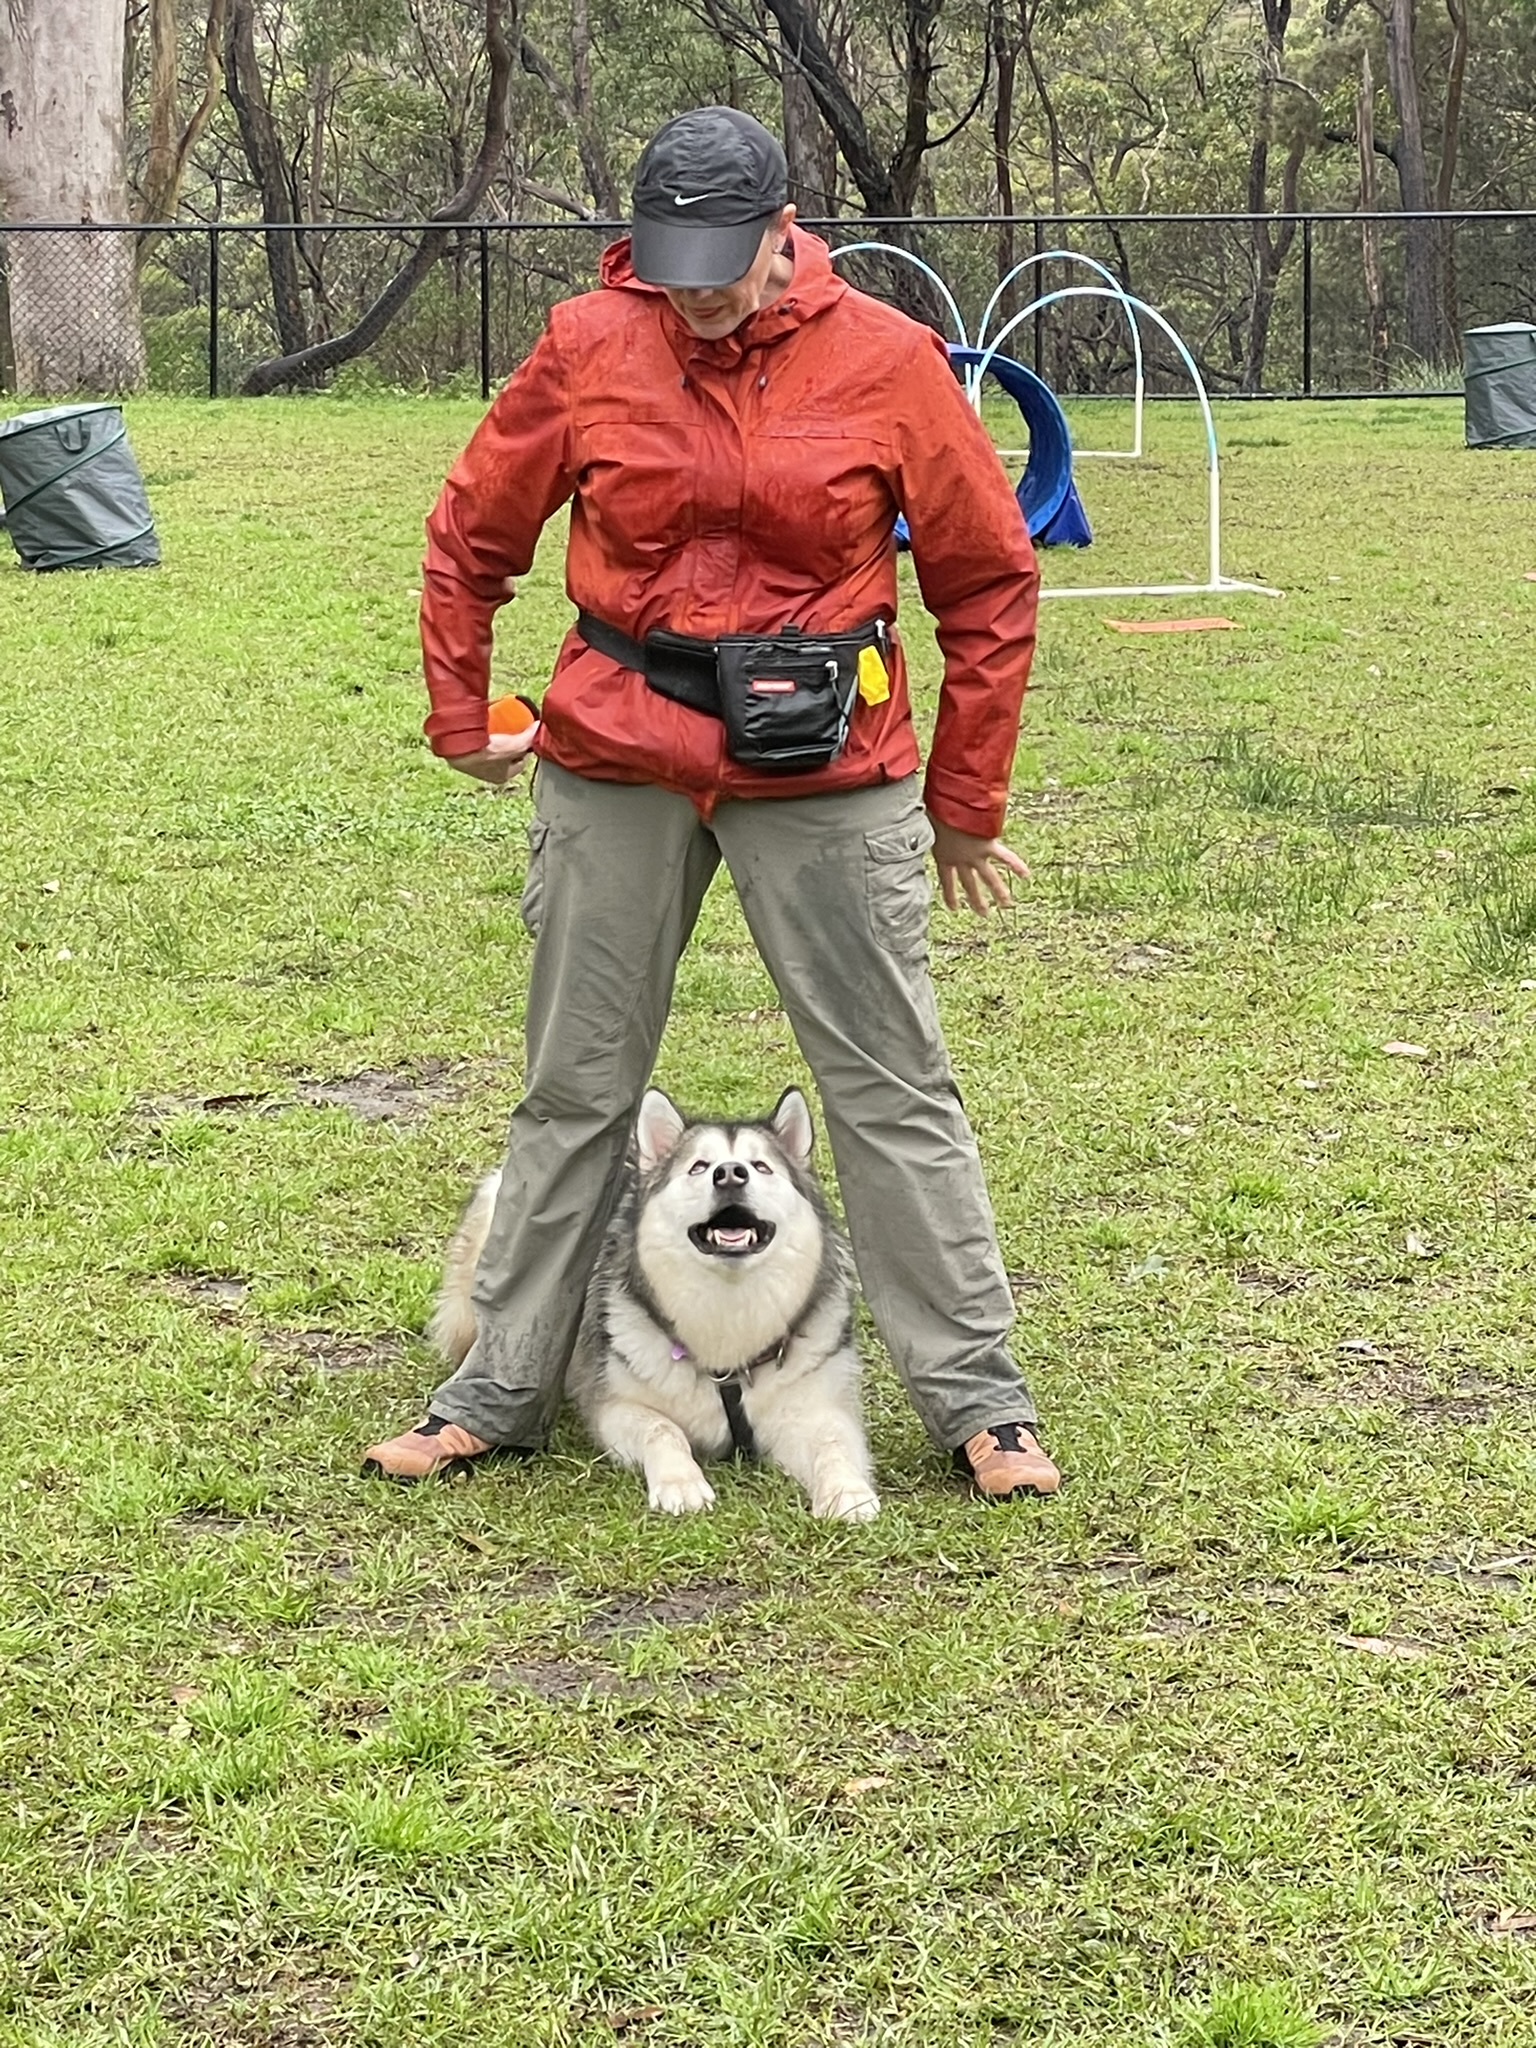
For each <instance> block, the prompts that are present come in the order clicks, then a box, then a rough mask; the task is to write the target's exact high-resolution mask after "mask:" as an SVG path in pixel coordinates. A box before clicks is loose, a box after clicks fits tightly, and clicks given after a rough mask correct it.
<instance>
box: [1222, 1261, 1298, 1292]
mask: <svg viewBox="0 0 1536 2048" xmlns="http://www.w3.org/2000/svg"><path fill="white" fill-rule="evenodd" d="M1232 1280H1233V1284H1234V1285H1235V1286H1238V1287H1241V1288H1242V1289H1243V1290H1244V1291H1245V1292H1246V1293H1249V1294H1267V1295H1282V1294H1300V1293H1301V1291H1302V1289H1303V1288H1305V1287H1307V1286H1308V1285H1310V1283H1311V1280H1312V1275H1311V1274H1310V1273H1307V1272H1303V1271H1301V1270H1300V1269H1299V1268H1290V1269H1287V1268H1285V1267H1282V1266H1239V1267H1237V1269H1236V1270H1235V1271H1234V1273H1233V1275H1232Z"/></svg>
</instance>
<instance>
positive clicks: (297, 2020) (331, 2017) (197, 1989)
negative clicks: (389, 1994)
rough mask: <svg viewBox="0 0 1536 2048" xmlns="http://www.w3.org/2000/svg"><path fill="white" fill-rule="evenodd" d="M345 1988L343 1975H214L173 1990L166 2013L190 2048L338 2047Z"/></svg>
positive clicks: (180, 2039)
mask: <svg viewBox="0 0 1536 2048" xmlns="http://www.w3.org/2000/svg"><path fill="white" fill-rule="evenodd" d="M344 1989H345V1986H344V1985H343V1983H342V1980H341V1979H340V1978H339V1977H318V1978H312V1979H309V1980H308V1981H305V1982H301V1983H296V1982H295V1981H294V1980H293V1979H292V1978H285V1977H282V1976H279V1975H278V1974H277V1973H275V1972H270V1973H269V1972H263V1973H261V1974H260V1975H252V1976H249V1977H241V1976H212V1977H209V1978H207V1979H205V1980H204V1981H203V1982H201V1983H198V1984H186V1985H182V1986H181V1987H179V1988H178V1989H176V1990H173V1991H171V1992H169V1993H168V1994H167V1996H166V1998H165V2002H164V2007H163V2010H164V2012H165V2015H166V2017H167V2018H168V2019H169V2020H170V2021H171V2022H172V2024H173V2025H174V2026H175V2027H176V2030H177V2038H178V2040H179V2041H180V2042H182V2043H185V2044H186V2048H194V2044H195V2048H205V2044H206V2048H332V2044H333V2043H336V2042H339V2041H340V2040H341V2038H342V2036H341V2033H340V2031H339V2027H338V2024H337V2022H336V2011H337V2008H338V2006H339V2005H340V2003H341V1995H342V1992H343V1991H344Z"/></svg>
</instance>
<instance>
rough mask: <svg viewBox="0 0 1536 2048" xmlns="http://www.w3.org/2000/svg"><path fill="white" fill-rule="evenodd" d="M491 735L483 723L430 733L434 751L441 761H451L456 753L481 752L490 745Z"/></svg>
mask: <svg viewBox="0 0 1536 2048" xmlns="http://www.w3.org/2000/svg"><path fill="white" fill-rule="evenodd" d="M490 737H491V736H490V734H489V732H488V731H487V730H486V728H485V727H484V726H483V725H481V726H467V725H466V726H461V727H460V728H459V729H458V730H457V731H455V732H435V733H432V734H431V735H430V739H431V745H432V751H433V753H434V754H436V755H437V757H438V759H439V760H440V761H451V760H452V759H453V758H454V756H455V755H456V754H478V753H481V752H483V751H484V749H485V747H486V746H487V745H488V743H489V741H490Z"/></svg>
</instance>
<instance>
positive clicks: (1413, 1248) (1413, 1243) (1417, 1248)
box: [1403, 1230, 1438, 1259]
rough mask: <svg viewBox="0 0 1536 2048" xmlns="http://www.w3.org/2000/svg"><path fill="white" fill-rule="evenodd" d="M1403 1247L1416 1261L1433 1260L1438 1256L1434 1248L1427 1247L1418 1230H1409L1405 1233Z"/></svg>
mask: <svg viewBox="0 0 1536 2048" xmlns="http://www.w3.org/2000/svg"><path fill="white" fill-rule="evenodd" d="M1403 1246H1404V1249H1405V1250H1407V1251H1409V1252H1411V1253H1412V1255H1413V1257H1414V1258H1416V1259H1433V1258H1435V1257H1437V1256H1438V1255H1437V1253H1436V1252H1435V1249H1434V1247H1433V1246H1432V1245H1427V1244H1426V1243H1425V1242H1424V1240H1423V1238H1422V1237H1420V1235H1419V1233H1418V1232H1417V1231H1416V1230H1408V1231H1405V1232H1404V1233H1403Z"/></svg>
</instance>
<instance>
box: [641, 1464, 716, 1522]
mask: <svg viewBox="0 0 1536 2048" xmlns="http://www.w3.org/2000/svg"><path fill="white" fill-rule="evenodd" d="M650 1497H651V1506H652V1507H653V1508H654V1509H655V1510H656V1512H657V1514H659V1515H700V1514H702V1513H703V1512H704V1510H705V1509H706V1508H712V1507H713V1506H714V1504H715V1489H714V1488H713V1487H712V1486H711V1485H710V1483H709V1481H708V1480H707V1479H706V1478H705V1477H704V1474H703V1473H702V1472H700V1471H699V1470H698V1468H697V1466H695V1468H694V1470H693V1471H692V1472H690V1473H687V1474H685V1475H683V1476H681V1477H679V1478H673V1479H657V1480H654V1481H653V1482H652V1484H651V1488H650Z"/></svg>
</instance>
